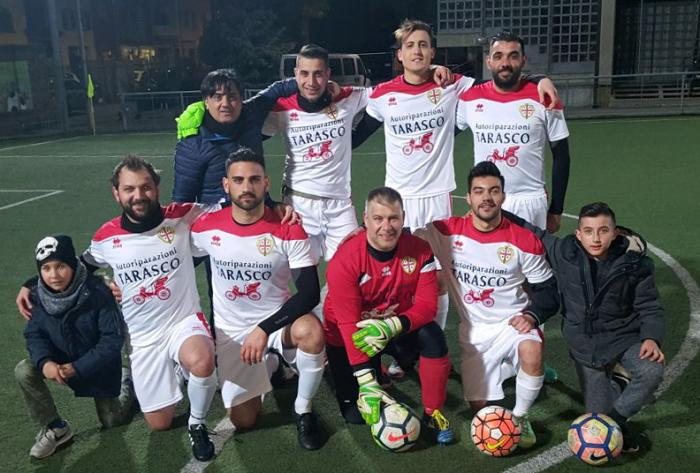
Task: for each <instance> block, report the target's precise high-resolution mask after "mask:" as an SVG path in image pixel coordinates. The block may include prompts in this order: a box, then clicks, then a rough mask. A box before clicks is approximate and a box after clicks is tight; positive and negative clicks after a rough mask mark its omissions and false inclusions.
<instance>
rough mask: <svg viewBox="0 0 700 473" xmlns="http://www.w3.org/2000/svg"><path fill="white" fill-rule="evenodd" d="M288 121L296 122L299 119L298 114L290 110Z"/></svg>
mask: <svg viewBox="0 0 700 473" xmlns="http://www.w3.org/2000/svg"><path fill="white" fill-rule="evenodd" d="M289 121H290V122H296V121H299V114H298V113H297V112H292V113H290V114H289Z"/></svg>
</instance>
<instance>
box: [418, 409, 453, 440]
mask: <svg viewBox="0 0 700 473" xmlns="http://www.w3.org/2000/svg"><path fill="white" fill-rule="evenodd" d="M423 425H425V426H426V427H427V428H428V429H430V430H431V431H432V432H433V434H434V435H435V441H436V442H437V443H438V444H439V445H447V444H448V443H452V442H454V441H455V433H454V430H452V428H451V427H450V421H449V420H447V419H446V418H445V416H444V415H443V414H442V412H440V411H439V410H438V409H435V410H434V411H433V413H432V414H428V413H426V412H424V413H423Z"/></svg>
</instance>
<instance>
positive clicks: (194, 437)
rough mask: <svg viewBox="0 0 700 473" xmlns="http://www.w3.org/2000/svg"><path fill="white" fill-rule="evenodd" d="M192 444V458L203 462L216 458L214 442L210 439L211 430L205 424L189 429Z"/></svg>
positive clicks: (193, 425) (195, 425)
mask: <svg viewBox="0 0 700 473" xmlns="http://www.w3.org/2000/svg"><path fill="white" fill-rule="evenodd" d="M187 433H188V434H189V435H190V442H191V443H192V456H193V457H195V458H196V459H197V460H199V461H201V462H208V461H209V460H211V459H212V458H214V442H212V441H211V439H210V438H209V429H207V426H206V425H205V424H192V425H190V426H189V428H188V429H187Z"/></svg>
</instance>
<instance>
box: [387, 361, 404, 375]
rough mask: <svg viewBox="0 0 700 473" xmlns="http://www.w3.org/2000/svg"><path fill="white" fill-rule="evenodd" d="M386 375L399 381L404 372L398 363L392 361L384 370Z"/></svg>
mask: <svg viewBox="0 0 700 473" xmlns="http://www.w3.org/2000/svg"><path fill="white" fill-rule="evenodd" d="M386 374H387V375H389V377H390V378H391V379H401V378H403V377H404V376H405V375H406V372H405V371H404V370H403V368H401V365H399V362H398V361H396V360H394V361H392V362H391V364H390V365H389V367H388V368H387V369H386Z"/></svg>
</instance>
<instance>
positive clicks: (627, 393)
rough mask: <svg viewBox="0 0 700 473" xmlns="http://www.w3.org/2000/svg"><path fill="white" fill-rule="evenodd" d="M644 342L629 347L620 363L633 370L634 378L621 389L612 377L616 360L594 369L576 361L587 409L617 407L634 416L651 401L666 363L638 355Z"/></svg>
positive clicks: (617, 409)
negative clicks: (644, 358) (645, 358)
mask: <svg viewBox="0 0 700 473" xmlns="http://www.w3.org/2000/svg"><path fill="white" fill-rule="evenodd" d="M640 346H641V343H636V344H635V345H632V346H631V347H629V348H628V349H627V350H626V351H625V352H624V353H623V354H622V355H621V357H620V359H619V363H620V364H622V366H623V367H624V368H625V369H626V370H627V371H628V372H629V373H630V375H631V378H632V379H631V381H630V383H629V384H628V385H627V387H626V388H625V389H624V390H622V389H621V388H620V385H619V384H618V383H616V382H614V381H613V380H612V370H613V367H614V365H615V363H611V364H609V365H607V366H604V367H602V368H591V367H589V366H584V365H582V364H580V363H576V372H577V374H578V378H579V382H580V384H581V391H582V392H583V397H584V400H585V403H586V410H587V411H588V412H599V413H603V414H610V413H611V412H612V410H613V409H615V410H616V411H617V412H618V413H619V414H620V415H622V416H623V417H625V418H629V417H632V416H633V415H634V414H636V413H637V412H639V411H640V410H641V409H642V407H643V406H644V405H645V404H648V403H649V402H650V401H651V399H652V395H653V394H654V391H655V390H656V388H658V387H659V384H660V383H661V379H662V378H663V374H664V365H662V364H661V363H657V362H655V361H649V360H642V359H640V358H639V348H640Z"/></svg>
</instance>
